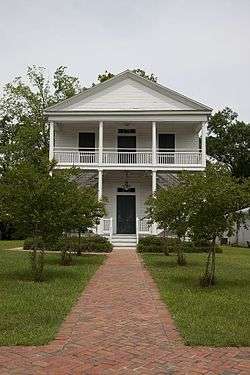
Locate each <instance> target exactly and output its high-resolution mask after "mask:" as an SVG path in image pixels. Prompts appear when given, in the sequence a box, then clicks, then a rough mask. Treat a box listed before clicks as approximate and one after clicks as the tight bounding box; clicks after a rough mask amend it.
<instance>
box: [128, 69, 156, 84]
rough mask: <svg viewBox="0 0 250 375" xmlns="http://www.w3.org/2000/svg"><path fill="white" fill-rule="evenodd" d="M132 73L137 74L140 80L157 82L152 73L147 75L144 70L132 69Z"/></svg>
mask: <svg viewBox="0 0 250 375" xmlns="http://www.w3.org/2000/svg"><path fill="white" fill-rule="evenodd" d="M132 71H133V73H136V74H138V75H139V76H140V77H142V78H146V79H148V80H149V81H152V82H157V77H156V76H155V75H154V73H150V74H147V73H146V72H145V71H144V70H142V69H139V68H137V69H133V70H132Z"/></svg>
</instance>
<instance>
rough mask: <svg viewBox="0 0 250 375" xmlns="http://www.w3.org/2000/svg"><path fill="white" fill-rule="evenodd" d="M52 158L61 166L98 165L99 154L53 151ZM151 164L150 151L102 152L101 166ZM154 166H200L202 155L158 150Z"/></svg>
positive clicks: (79, 151) (78, 151)
mask: <svg viewBox="0 0 250 375" xmlns="http://www.w3.org/2000/svg"><path fill="white" fill-rule="evenodd" d="M54 158H55V160H56V161H57V162H58V164H59V165H60V164H61V165H63V164H66V165H93V164H95V165H98V164H99V153H98V150H97V149H93V150H89V151H88V150H87V151H85V150H84V151H81V150H77V149H57V148H56V149H55V150H54ZM152 163H153V158H152V151H148V150H140V149H137V151H118V150H117V149H109V150H104V151H103V154H102V166H109V165H112V166H117V165H131V166H133V165H137V166H138V165H139V166H150V165H152ZM156 165H158V166H164V165H166V166H170V165H172V166H175V165H178V166H192V165H194V166H201V165H202V153H201V151H200V150H197V151H192V150H190V151H186V150H185V151H182V150H178V149H176V150H175V151H165V150H160V151H159V150H158V151H157V152H156Z"/></svg>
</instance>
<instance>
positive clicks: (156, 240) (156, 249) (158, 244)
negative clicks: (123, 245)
mask: <svg viewBox="0 0 250 375" xmlns="http://www.w3.org/2000/svg"><path fill="white" fill-rule="evenodd" d="M163 241H164V239H163V238H162V237H157V236H146V237H143V238H140V240H139V243H138V245H137V251H138V252H139V253H144V252H145V253H162V252H163V251H164V243H163Z"/></svg>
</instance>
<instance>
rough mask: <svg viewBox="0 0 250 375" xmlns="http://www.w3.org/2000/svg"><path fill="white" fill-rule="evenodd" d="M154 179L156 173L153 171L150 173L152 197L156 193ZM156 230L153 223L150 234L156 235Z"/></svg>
mask: <svg viewBox="0 0 250 375" xmlns="http://www.w3.org/2000/svg"><path fill="white" fill-rule="evenodd" d="M156 177H157V172H156V170H153V171H152V195H154V193H155V192H156V187H157V181H156ZM156 229H157V225H156V223H153V224H152V234H156Z"/></svg>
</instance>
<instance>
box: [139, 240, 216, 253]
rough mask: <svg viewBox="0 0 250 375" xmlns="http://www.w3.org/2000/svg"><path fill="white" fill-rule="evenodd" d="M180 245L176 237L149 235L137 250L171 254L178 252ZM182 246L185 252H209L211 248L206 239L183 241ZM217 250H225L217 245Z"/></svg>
mask: <svg viewBox="0 0 250 375" xmlns="http://www.w3.org/2000/svg"><path fill="white" fill-rule="evenodd" d="M178 246H180V242H179V240H178V239H177V238H174V237H158V236H147V237H143V238H141V239H140V240H139V243H138V245H137V251H138V252H139V253H164V254H165V255H169V254H170V253H176V252H177V250H178ZM181 246H182V248H183V252H184V253H207V252H208V250H209V243H207V242H206V241H200V242H199V243H198V242H196V243H193V242H190V241H182V242H181ZM215 252H216V253H222V252H223V250H222V248H221V247H219V246H216V248H215Z"/></svg>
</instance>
